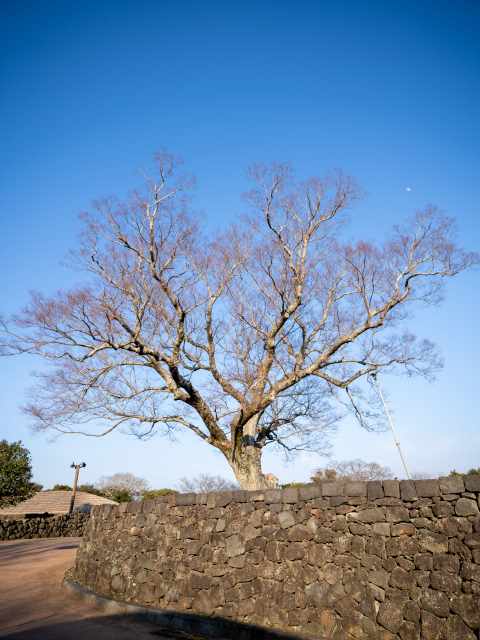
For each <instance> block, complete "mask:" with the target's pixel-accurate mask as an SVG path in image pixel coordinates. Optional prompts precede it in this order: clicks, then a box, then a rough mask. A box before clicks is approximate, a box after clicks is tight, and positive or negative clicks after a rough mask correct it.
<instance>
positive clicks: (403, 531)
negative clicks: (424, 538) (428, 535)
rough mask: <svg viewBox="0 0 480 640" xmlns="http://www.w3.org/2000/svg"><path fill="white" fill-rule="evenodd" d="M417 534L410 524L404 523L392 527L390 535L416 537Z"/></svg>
mask: <svg viewBox="0 0 480 640" xmlns="http://www.w3.org/2000/svg"><path fill="white" fill-rule="evenodd" d="M415 532H416V529H415V527H414V526H413V524H411V523H410V522H402V523H400V524H394V525H392V526H391V527H390V534H391V535H392V537H394V536H414V535H415Z"/></svg>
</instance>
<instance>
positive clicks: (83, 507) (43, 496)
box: [0, 491, 117, 517]
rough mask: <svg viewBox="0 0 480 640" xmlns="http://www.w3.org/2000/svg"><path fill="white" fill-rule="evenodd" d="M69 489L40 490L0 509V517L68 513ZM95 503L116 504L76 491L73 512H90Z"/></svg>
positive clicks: (70, 497) (106, 499) (70, 493)
mask: <svg viewBox="0 0 480 640" xmlns="http://www.w3.org/2000/svg"><path fill="white" fill-rule="evenodd" d="M71 499H72V492H71V491H40V492H39V493H36V494H35V495H34V496H33V498H30V499H29V500H24V501H23V502H19V503H18V504H17V505H16V506H15V507H4V508H3V509H0V517H1V516H6V515H15V516H18V515H24V514H25V515H26V514H29V513H62V514H64V513H68V511H69V509H70V500H71ZM97 504H117V503H116V502H113V500H109V499H108V498H102V497H101V496H95V495H93V494H92V493H84V492H83V491H77V493H76V494H75V504H74V506H73V513H90V510H91V508H92V507H93V506H95V505H97Z"/></svg>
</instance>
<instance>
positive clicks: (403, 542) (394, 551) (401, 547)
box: [385, 536, 418, 557]
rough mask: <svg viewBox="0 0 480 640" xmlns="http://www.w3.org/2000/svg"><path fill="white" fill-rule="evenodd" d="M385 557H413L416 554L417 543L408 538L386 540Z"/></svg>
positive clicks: (413, 539)
mask: <svg viewBox="0 0 480 640" xmlns="http://www.w3.org/2000/svg"><path fill="white" fill-rule="evenodd" d="M385 551H386V553H387V556H394V557H395V556H414V555H416V554H417V553H418V542H417V540H416V539H415V538H413V537H409V536H399V537H398V538H388V539H387V540H386V541H385Z"/></svg>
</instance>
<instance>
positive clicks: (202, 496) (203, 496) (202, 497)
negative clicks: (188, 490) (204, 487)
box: [196, 493, 208, 504]
mask: <svg viewBox="0 0 480 640" xmlns="http://www.w3.org/2000/svg"><path fill="white" fill-rule="evenodd" d="M207 496H208V494H207V493H197V497H196V503H197V504H207Z"/></svg>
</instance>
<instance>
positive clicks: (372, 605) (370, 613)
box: [358, 596, 380, 620]
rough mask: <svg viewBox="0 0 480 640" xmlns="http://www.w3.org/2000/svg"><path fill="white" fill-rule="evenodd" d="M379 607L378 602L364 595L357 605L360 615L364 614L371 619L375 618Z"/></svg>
mask: <svg viewBox="0 0 480 640" xmlns="http://www.w3.org/2000/svg"><path fill="white" fill-rule="evenodd" d="M379 607H380V605H379V604H378V602H376V600H375V599H374V598H371V597H370V596H365V597H364V598H362V599H361V600H360V603H359V605H358V610H359V611H360V613H361V614H362V615H364V616H366V617H367V618H370V619H371V620H375V619H376V617H377V613H378V609H379Z"/></svg>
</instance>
